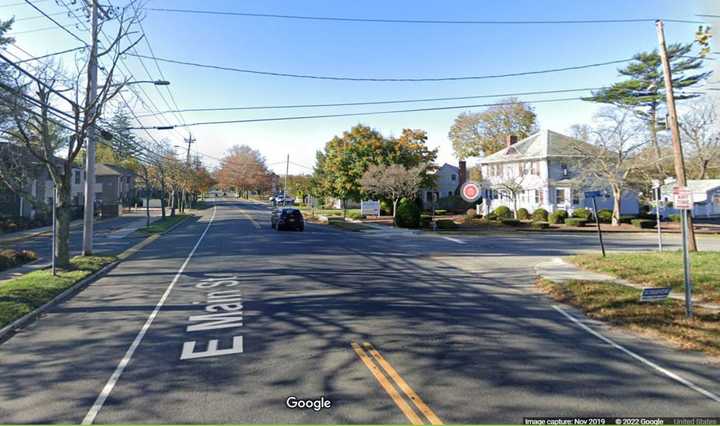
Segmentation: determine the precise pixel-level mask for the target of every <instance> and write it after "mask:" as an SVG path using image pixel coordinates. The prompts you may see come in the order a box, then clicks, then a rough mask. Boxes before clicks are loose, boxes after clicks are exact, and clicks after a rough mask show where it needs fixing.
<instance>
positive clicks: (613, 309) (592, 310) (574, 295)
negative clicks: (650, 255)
mask: <svg viewBox="0 0 720 426" xmlns="http://www.w3.org/2000/svg"><path fill="white" fill-rule="evenodd" d="M536 285H537V286H538V287H539V288H540V289H542V290H543V291H544V292H545V293H547V294H549V295H550V297H552V298H553V299H555V300H557V301H559V302H562V303H567V304H569V305H572V306H575V307H576V308H578V309H580V310H582V311H583V312H585V314H586V315H587V316H588V317H590V318H592V319H596V320H600V321H604V322H607V323H609V324H611V325H613V326H617V327H621V328H624V329H627V330H630V331H632V332H635V333H638V334H640V335H643V336H646V337H650V338H653V339H658V338H660V339H662V340H664V341H665V342H667V343H669V344H671V345H673V346H675V347H678V348H680V349H683V350H693V351H702V352H705V353H707V354H710V355H714V356H717V355H720V313H717V312H713V311H709V310H706V309H702V308H696V309H695V310H694V316H693V318H692V319H687V318H686V317H685V305H684V303H683V302H682V301H679V300H673V299H667V300H665V301H662V302H640V301H639V300H640V290H638V289H634V288H630V287H626V286H623V285H620V284H613V283H606V282H595V281H570V282H568V283H567V284H559V283H556V282H553V281H550V280H547V279H544V278H543V279H540V280H538V281H537V283H536Z"/></svg>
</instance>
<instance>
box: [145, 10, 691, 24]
mask: <svg viewBox="0 0 720 426" xmlns="http://www.w3.org/2000/svg"><path fill="white" fill-rule="evenodd" d="M145 10H149V11H153V12H168V13H186V14H200V15H220V16H241V17H252V18H272V19H295V20H306V21H337V22H371V23H381V24H442V25H447V24H450V25H567V24H627V23H643V22H644V23H647V22H655V21H656V20H657V19H658V18H626V19H560V20H473V19H461V20H447V19H405V18H402V19H393V18H350V17H339V16H309V15H285V14H276V13H252V12H233V11H222V10H198V9H171V8H157V7H146V8H145ZM699 16H702V15H699ZM664 21H665V22H675V23H687V24H703V23H704V22H702V21H693V20H687V19H664Z"/></svg>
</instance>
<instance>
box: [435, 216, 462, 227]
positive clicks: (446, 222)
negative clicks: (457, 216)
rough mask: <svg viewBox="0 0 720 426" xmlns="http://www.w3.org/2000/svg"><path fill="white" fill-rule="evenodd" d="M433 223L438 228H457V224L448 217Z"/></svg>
mask: <svg viewBox="0 0 720 426" xmlns="http://www.w3.org/2000/svg"><path fill="white" fill-rule="evenodd" d="M435 223H436V224H437V227H438V229H445V230H448V229H457V227H458V224H457V223H455V222H453V221H452V220H450V219H440V220H436V221H435Z"/></svg>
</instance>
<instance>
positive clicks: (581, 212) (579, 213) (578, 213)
mask: <svg viewBox="0 0 720 426" xmlns="http://www.w3.org/2000/svg"><path fill="white" fill-rule="evenodd" d="M572 217H574V218H578V219H585V220H587V221H588V222H589V221H591V220H592V219H593V214H592V211H590V209H575V210H573V212H572Z"/></svg>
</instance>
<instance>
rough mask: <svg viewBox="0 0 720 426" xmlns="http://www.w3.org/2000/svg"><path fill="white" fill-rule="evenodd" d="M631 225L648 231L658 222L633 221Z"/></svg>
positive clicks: (648, 220) (646, 220)
mask: <svg viewBox="0 0 720 426" xmlns="http://www.w3.org/2000/svg"><path fill="white" fill-rule="evenodd" d="M631 223H632V225H633V226H634V227H636V228H641V229H647V228H654V227H655V224H656V223H657V222H655V221H654V220H652V219H633V220H632V221H631Z"/></svg>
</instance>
